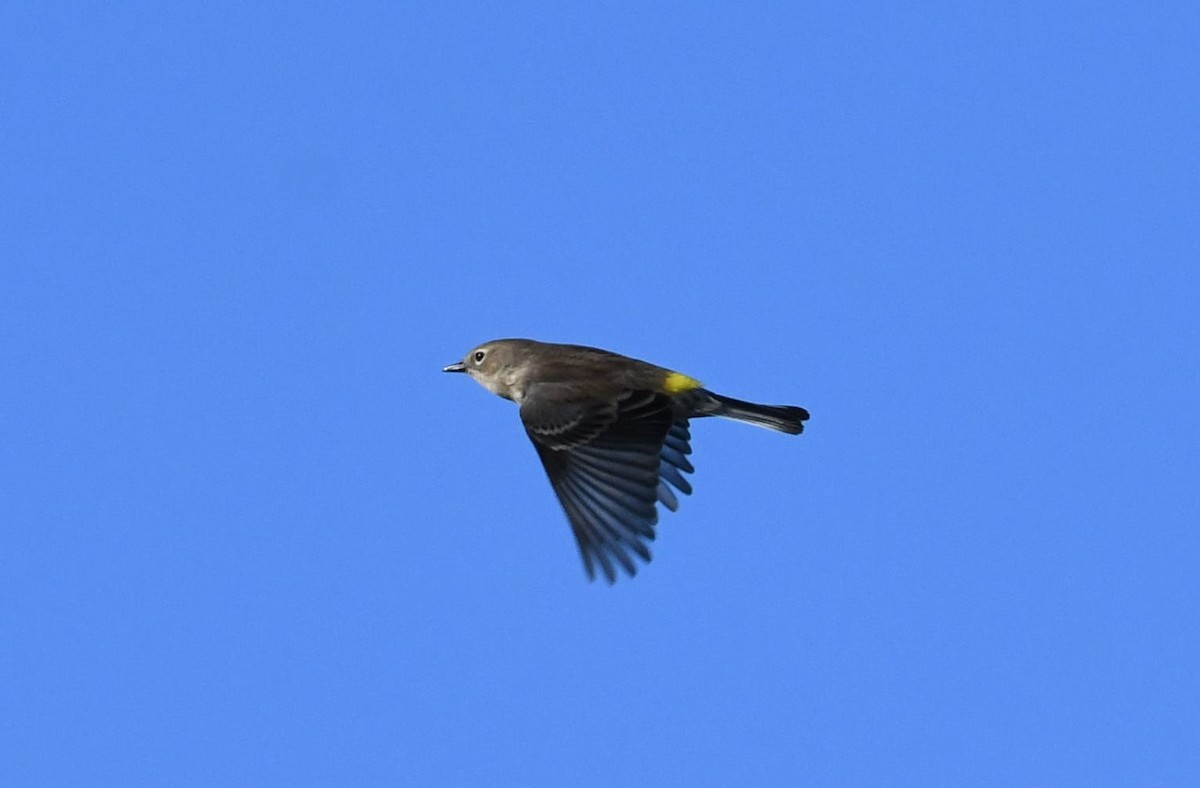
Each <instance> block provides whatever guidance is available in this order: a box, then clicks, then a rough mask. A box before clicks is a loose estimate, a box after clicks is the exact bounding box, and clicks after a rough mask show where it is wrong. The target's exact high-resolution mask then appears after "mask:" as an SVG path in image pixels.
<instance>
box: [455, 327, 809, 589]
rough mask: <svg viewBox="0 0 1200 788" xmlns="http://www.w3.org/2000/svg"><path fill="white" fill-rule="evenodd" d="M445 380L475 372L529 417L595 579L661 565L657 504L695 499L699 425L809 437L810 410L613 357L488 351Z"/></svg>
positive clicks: (500, 347)
mask: <svg viewBox="0 0 1200 788" xmlns="http://www.w3.org/2000/svg"><path fill="white" fill-rule="evenodd" d="M443 371H444V372H465V373H467V374H468V375H470V376H471V377H473V378H474V379H475V380H476V381H478V382H479V384H480V385H482V386H483V387H484V388H486V389H488V390H489V391H491V392H492V393H493V394H498V395H499V396H501V397H504V398H505V399H510V400H512V401H513V402H516V403H517V404H518V405H520V406H521V422H522V423H523V424H524V425H525V431H526V432H527V433H528V434H529V437H530V439H531V440H532V441H533V446H534V448H536V449H537V453H538V456H539V457H540V458H541V460H542V464H543V465H544V466H545V467H546V473H547V475H548V476H549V477H550V484H551V485H552V486H553V487H554V492H555V493H557V494H558V499H559V501H560V502H561V503H562V507H563V509H564V510H565V511H566V513H567V519H568V520H570V522H571V529H572V530H573V531H574V532H575V540H576V541H577V542H578V543H579V552H580V554H581V555H582V556H583V565H584V568H585V569H586V570H587V574H588V577H589V578H591V579H594V578H595V576H596V565H597V564H599V566H600V569H601V570H602V571H603V572H604V576H605V577H606V578H607V579H608V582H609V583H612V582H613V581H614V580H615V579H616V577H617V572H616V566H617V565H620V566H621V567H622V568H624V570H625V571H626V572H628V573H629V574H630V575H634V574H636V573H637V567H638V565H637V564H636V563H634V561H633V558H632V557H631V556H630V553H633V554H635V555H637V556H639V557H640V558H641V559H642V560H644V561H649V560H650V557H651V556H650V549H649V547H647V545H646V543H647V542H650V541H653V539H654V526H655V524H656V523H657V522H658V509H657V507H656V505H655V504H656V503H661V504H662V505H663V506H665V507H667V508H668V509H670V510H671V511H675V510H677V509H678V508H679V500H678V499H677V498H676V497H675V492H674V491H673V490H672V489H671V487H674V488H675V490H678V491H679V492H681V493H684V494H685V495H686V494H690V493H691V492H692V485H691V484H690V483H689V482H688V480H687V479H686V478H685V477H684V475H683V474H685V473H691V472H692V470H693V468H692V464H691V463H690V462H689V461H688V458H687V455H689V454H691V453H692V448H691V445H690V441H691V432H690V429H689V426H688V420H689V419H693V418H699V417H702V416H724V417H726V418H730V419H736V420H738V421H745V422H748V423H750V424H755V425H758V426H760V427H767V428H768V429H772V430H778V431H779V432H786V433H788V434H790V435H799V434H800V433H801V432H803V431H804V421H805V420H806V419H807V418H808V411H806V410H805V409H804V408H799V407H796V406H793V405H756V404H754V403H751V402H742V401H741V400H736V399H733V398H732V397H724V396H721V395H720V394H714V393H713V392H711V391H709V390H708V389H706V388H704V387H703V386H702V385H701V383H700V381H698V380H696V379H695V378H690V377H688V376H687V375H683V374H681V373H679V372H673V371H671V370H669V369H665V368H663V367H659V366H655V365H654V364H648V363H646V362H645V361H639V360H637V359H634V358H629V357H627V356H622V355H619V354H617V353H611V352H609V351H607V350H599V349H597V348H591V347H583V346H581V345H558V344H551V343H547V342H535V341H533V340H531V339H497V340H494V341H492V342H486V343H484V344H482V345H480V346H479V347H477V348H475V349H474V350H472V351H471V352H470V353H468V354H467V356H466V358H464V359H463V360H462V361H460V362H458V363H456V364H451V365H449V366H448V367H445V368H444V369H443Z"/></svg>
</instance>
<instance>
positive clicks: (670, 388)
mask: <svg viewBox="0 0 1200 788" xmlns="http://www.w3.org/2000/svg"><path fill="white" fill-rule="evenodd" d="M702 385H703V384H702V383H701V382H700V381H698V380H696V379H695V378H689V377H688V376H687V375H683V374H680V373H678V372H668V373H667V379H666V380H664V381H663V391H665V392H666V393H668V394H679V393H681V392H684V391H691V390H692V389H698V388H700V386H702Z"/></svg>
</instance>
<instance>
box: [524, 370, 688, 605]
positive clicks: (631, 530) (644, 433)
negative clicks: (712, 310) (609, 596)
mask: <svg viewBox="0 0 1200 788" xmlns="http://www.w3.org/2000/svg"><path fill="white" fill-rule="evenodd" d="M547 393H549V392H547ZM521 420H522V421H523V422H524V423H525V429H526V431H527V432H528V433H529V437H530V438H531V439H532V440H533V445H534V447H535V448H536V449H537V452H538V456H539V457H541V460H542V464H543V465H544V466H545V468H546V474H547V475H548V476H549V477H550V484H551V485H552V486H553V487H554V491H555V492H556V493H557V494H558V499H559V501H560V502H561V503H562V506H563V509H564V510H565V511H566V513H567V519H568V520H570V522H571V528H572V530H573V531H574V533H575V539H576V541H577V542H578V543H579V551H580V553H581V554H582V556H583V563H584V568H585V569H586V570H587V573H588V576H589V577H595V574H596V565H597V564H599V565H600V568H601V570H602V571H603V572H604V575H605V577H606V578H607V579H608V581H609V582H610V583H611V582H612V581H613V580H615V579H616V566H615V564H614V561H615V562H616V564H620V566H621V567H622V568H623V569H624V570H625V571H626V572H628V573H629V574H631V575H632V574H635V573H636V572H637V565H636V564H635V563H634V561H633V558H632V556H631V555H630V553H631V552H632V553H634V554H636V555H638V556H640V557H641V558H642V560H645V561H649V560H650V549H649V548H648V547H647V546H646V543H647V542H649V541H652V540H653V539H654V525H655V523H657V522H658V510H657V509H656V508H655V503H656V502H658V501H662V502H663V504H664V505H665V506H667V507H668V508H670V509H672V510H673V509H676V508H677V507H678V505H679V503H678V501H677V499H676V498H675V495H674V493H673V492H672V491H671V489H670V487H668V486H667V484H666V482H670V483H671V484H673V485H675V487H676V488H678V489H679V490H680V491H681V492H683V493H690V492H691V485H689V484H688V482H687V480H686V479H684V478H683V476H682V472H689V473H690V472H691V470H692V466H691V464H690V463H689V462H688V461H687V458H686V455H687V454H688V453H690V452H691V447H690V446H689V445H688V440H689V437H690V436H689V434H688V426H687V421H686V420H681V421H679V422H676V421H675V416H674V415H673V411H672V406H671V399H670V398H669V397H668V396H666V395H664V394H659V393H656V392H651V391H630V392H625V393H623V394H622V395H620V396H619V397H618V398H617V399H616V400H615V401H614V402H579V401H574V402H571V401H561V400H557V399H555V398H554V397H552V396H541V397H539V396H527V397H526V399H525V401H524V402H523V403H522V405H521Z"/></svg>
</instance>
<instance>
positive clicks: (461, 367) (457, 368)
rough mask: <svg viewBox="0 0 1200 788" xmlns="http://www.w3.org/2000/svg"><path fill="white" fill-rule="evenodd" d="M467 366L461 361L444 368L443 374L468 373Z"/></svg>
mask: <svg viewBox="0 0 1200 788" xmlns="http://www.w3.org/2000/svg"><path fill="white" fill-rule="evenodd" d="M466 371H467V365H466V364H464V363H462V362H461V361H458V362H455V363H454V364H451V365H450V366H448V367H442V372H466Z"/></svg>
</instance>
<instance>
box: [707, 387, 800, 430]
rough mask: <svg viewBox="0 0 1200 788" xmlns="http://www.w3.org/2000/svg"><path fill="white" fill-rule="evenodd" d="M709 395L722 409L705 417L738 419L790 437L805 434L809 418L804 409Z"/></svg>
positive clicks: (710, 393)
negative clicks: (758, 403) (805, 423)
mask: <svg viewBox="0 0 1200 788" xmlns="http://www.w3.org/2000/svg"><path fill="white" fill-rule="evenodd" d="M708 394H709V395H710V396H711V397H712V398H713V399H714V400H716V401H717V402H718V403H720V408H719V409H717V410H714V411H712V412H711V414H705V415H713V416H724V417H725V418H728V419H737V420H738V421H744V422H747V423H749V424H754V425H756V426H759V427H766V428H767V429H769V430H778V431H779V432H786V433H787V434H789V435H799V434H800V433H802V432H804V422H805V420H806V419H807V418H808V411H806V410H805V409H804V408H800V407H797V406H795V405H756V404H754V403H753V402H743V401H742V400H740V399H734V398H733V397H725V396H722V395H720V394H713V393H712V392H711V391H710V392H708Z"/></svg>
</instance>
